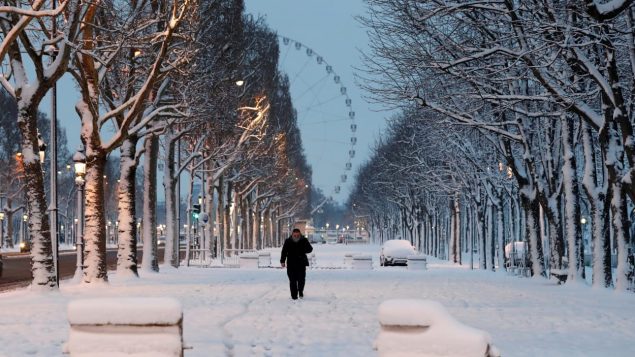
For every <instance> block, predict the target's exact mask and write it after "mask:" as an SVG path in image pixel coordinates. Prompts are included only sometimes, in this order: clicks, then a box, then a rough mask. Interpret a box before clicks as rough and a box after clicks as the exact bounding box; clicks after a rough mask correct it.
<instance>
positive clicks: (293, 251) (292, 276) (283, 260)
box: [280, 228, 313, 300]
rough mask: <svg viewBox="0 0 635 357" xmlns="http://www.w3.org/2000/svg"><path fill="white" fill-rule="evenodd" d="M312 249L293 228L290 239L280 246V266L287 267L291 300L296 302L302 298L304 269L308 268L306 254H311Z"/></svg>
mask: <svg viewBox="0 0 635 357" xmlns="http://www.w3.org/2000/svg"><path fill="white" fill-rule="evenodd" d="M312 251H313V247H312V246H311V243H309V240H308V239H306V237H305V236H303V235H302V232H300V230H299V229H297V228H295V229H294V230H293V233H291V237H289V238H287V239H286V240H285V241H284V244H283V245H282V255H281V257H280V265H281V266H282V267H283V268H284V267H285V266H286V267H287V276H288V277H289V288H290V289H291V298H292V299H293V300H297V299H298V296H299V297H300V299H302V298H304V281H305V279H306V267H307V266H309V259H308V258H307V257H306V255H307V253H311V252H312Z"/></svg>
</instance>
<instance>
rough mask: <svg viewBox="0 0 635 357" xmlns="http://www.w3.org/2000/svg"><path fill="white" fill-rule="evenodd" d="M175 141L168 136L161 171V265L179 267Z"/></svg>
mask: <svg viewBox="0 0 635 357" xmlns="http://www.w3.org/2000/svg"><path fill="white" fill-rule="evenodd" d="M175 143H176V142H175V141H174V140H171V138H170V137H169V136H168V138H167V140H166V145H165V157H164V163H165V164H164V166H165V170H164V171H163V188H164V190H165V250H164V251H163V264H165V265H169V266H172V267H174V268H178V267H179V254H178V253H179V237H178V236H179V234H178V227H176V225H177V222H176V210H177V202H176V180H175V179H174V178H175V177H176V170H178V169H177V168H176V164H175V163H174V159H175V155H174V154H175V152H174V147H175Z"/></svg>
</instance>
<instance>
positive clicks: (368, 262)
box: [352, 255, 373, 270]
mask: <svg viewBox="0 0 635 357" xmlns="http://www.w3.org/2000/svg"><path fill="white" fill-rule="evenodd" d="M352 266H353V269H355V270H372V269H373V257H371V256H370V255H354V256H353V264H352Z"/></svg>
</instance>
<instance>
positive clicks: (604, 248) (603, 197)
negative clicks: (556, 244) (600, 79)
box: [582, 123, 613, 287]
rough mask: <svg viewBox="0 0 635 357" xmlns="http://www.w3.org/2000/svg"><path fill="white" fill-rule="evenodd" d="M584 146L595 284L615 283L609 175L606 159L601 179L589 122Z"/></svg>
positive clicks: (584, 185) (583, 138)
mask: <svg viewBox="0 0 635 357" xmlns="http://www.w3.org/2000/svg"><path fill="white" fill-rule="evenodd" d="M582 143H583V144H582V145H583V149H584V177H583V179H582V184H583V187H584V192H585V193H586V196H587V200H588V201H589V207H590V212H589V214H590V217H591V222H590V224H591V240H592V242H593V260H592V265H593V286H594V287H610V286H613V280H612V268H611V242H610V216H609V212H610V211H609V208H608V207H607V206H608V205H607V202H608V201H610V198H609V192H608V178H607V171H606V167H605V166H604V163H601V172H602V182H598V181H599V180H598V177H597V173H596V170H597V165H598V164H597V160H596V157H595V147H594V146H595V145H594V142H593V132H592V129H591V127H590V126H589V125H588V124H587V123H583V124H582Z"/></svg>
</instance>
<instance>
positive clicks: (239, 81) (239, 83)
mask: <svg viewBox="0 0 635 357" xmlns="http://www.w3.org/2000/svg"><path fill="white" fill-rule="evenodd" d="M243 84H245V81H243V80H242V79H239V80H237V81H236V85H237V86H239V87H242V86H243Z"/></svg>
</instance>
